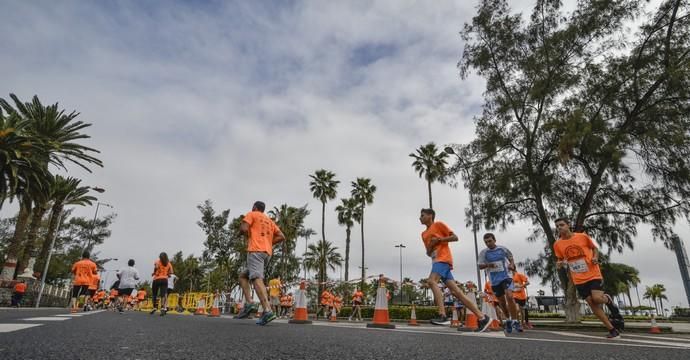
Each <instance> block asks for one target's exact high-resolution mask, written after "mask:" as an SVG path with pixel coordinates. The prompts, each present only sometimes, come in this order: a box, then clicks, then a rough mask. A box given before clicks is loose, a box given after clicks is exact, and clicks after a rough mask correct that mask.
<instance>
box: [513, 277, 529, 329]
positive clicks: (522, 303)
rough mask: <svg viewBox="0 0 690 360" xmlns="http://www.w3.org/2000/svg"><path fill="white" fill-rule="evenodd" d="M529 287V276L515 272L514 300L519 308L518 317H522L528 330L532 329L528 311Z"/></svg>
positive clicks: (523, 323)
mask: <svg viewBox="0 0 690 360" xmlns="http://www.w3.org/2000/svg"><path fill="white" fill-rule="evenodd" d="M527 285H529V278H528V277H527V275H525V274H523V273H521V272H518V271H517V270H516V271H515V272H513V287H514V290H513V298H515V304H517V306H518V316H519V317H521V321H522V325H523V326H524V327H525V328H526V329H531V328H532V325H531V324H530V323H529V312H528V311H527Z"/></svg>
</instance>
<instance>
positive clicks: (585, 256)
mask: <svg viewBox="0 0 690 360" xmlns="http://www.w3.org/2000/svg"><path fill="white" fill-rule="evenodd" d="M593 249H596V245H594V241H592V238H590V237H589V236H588V235H587V234H584V233H574V234H573V236H572V237H571V238H570V239H559V240H558V241H556V243H555V244H553V251H554V254H555V255H556V257H557V258H559V259H562V260H565V261H567V262H568V270H570V276H571V277H572V279H573V283H574V284H575V285H580V284H584V283H586V282H588V281H591V280H597V279H602V278H603V277H602V276H601V270H600V269H599V265H598V264H593V263H592V258H593V257H594V252H593V251H592V250H593Z"/></svg>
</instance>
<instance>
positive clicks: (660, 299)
mask: <svg viewBox="0 0 690 360" xmlns="http://www.w3.org/2000/svg"><path fill="white" fill-rule="evenodd" d="M659 308H660V310H661V316H666V312H665V311H664V299H662V298H659Z"/></svg>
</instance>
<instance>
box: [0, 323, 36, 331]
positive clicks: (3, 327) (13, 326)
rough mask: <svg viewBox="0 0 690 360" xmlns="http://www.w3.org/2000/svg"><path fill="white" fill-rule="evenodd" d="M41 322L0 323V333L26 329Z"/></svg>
mask: <svg viewBox="0 0 690 360" xmlns="http://www.w3.org/2000/svg"><path fill="white" fill-rule="evenodd" d="M41 325H43V324H0V333H7V332H12V331H17V330H22V329H28V328H32V327H35V326H41Z"/></svg>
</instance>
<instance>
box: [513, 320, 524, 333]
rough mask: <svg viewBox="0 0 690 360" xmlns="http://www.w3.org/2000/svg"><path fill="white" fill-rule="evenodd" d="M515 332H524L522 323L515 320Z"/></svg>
mask: <svg viewBox="0 0 690 360" xmlns="http://www.w3.org/2000/svg"><path fill="white" fill-rule="evenodd" d="M513 330H515V332H519V333H521V332H523V331H524V330H522V325H520V322H519V321H517V320H513Z"/></svg>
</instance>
